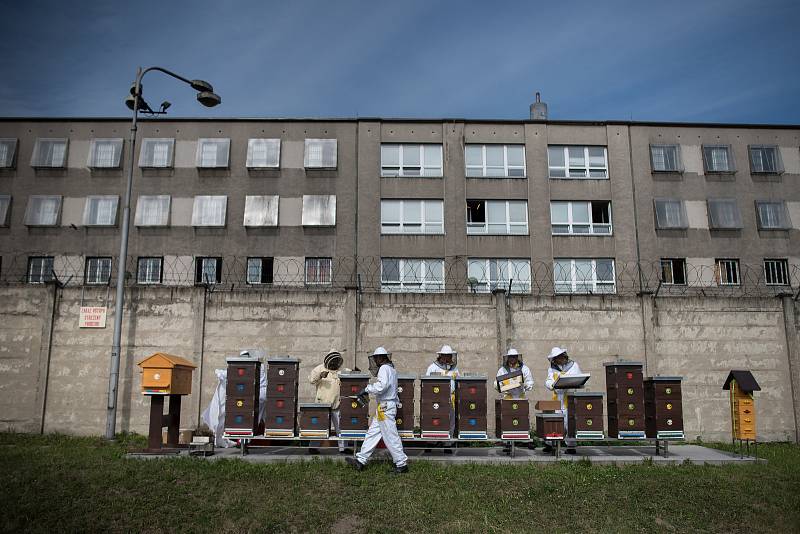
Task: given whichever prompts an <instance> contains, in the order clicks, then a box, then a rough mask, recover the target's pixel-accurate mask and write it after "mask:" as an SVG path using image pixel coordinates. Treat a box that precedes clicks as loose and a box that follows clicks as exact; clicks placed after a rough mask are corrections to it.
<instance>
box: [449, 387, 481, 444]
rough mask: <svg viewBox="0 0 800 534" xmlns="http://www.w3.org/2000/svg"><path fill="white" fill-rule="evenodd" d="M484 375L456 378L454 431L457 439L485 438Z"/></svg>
mask: <svg viewBox="0 0 800 534" xmlns="http://www.w3.org/2000/svg"><path fill="white" fill-rule="evenodd" d="M486 392H487V388H486V377H485V376H480V375H465V376H460V377H457V378H456V432H457V433H458V438H459V439H487V438H488V434H487V421H486V396H487V393H486Z"/></svg>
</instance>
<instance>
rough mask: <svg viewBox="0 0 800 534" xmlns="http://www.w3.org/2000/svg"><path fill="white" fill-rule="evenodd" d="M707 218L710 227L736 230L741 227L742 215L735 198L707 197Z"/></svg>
mask: <svg viewBox="0 0 800 534" xmlns="http://www.w3.org/2000/svg"><path fill="white" fill-rule="evenodd" d="M708 219H709V224H710V226H711V228H712V229H715V230H738V229H740V228H741V227H742V216H741V214H740V213H739V206H738V205H737V204H736V200H735V199H732V198H730V199H726V198H718V199H709V200H708Z"/></svg>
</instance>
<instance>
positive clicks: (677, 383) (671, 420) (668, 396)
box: [644, 376, 684, 439]
mask: <svg viewBox="0 0 800 534" xmlns="http://www.w3.org/2000/svg"><path fill="white" fill-rule="evenodd" d="M681 380H682V377H680V376H651V377H648V378H647V379H646V380H645V381H644V411H645V427H646V431H647V437H648V438H653V439H683V438H684V434H683V403H682V397H681Z"/></svg>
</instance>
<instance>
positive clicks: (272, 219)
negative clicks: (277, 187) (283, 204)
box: [244, 195, 280, 227]
mask: <svg viewBox="0 0 800 534" xmlns="http://www.w3.org/2000/svg"><path fill="white" fill-rule="evenodd" d="M279 200H280V199H279V197H278V195H271V196H251V195H247V196H246V197H245V198H244V225H245V226H249V227H253V226H278V203H279Z"/></svg>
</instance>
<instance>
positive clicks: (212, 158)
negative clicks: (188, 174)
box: [196, 137, 231, 169]
mask: <svg viewBox="0 0 800 534" xmlns="http://www.w3.org/2000/svg"><path fill="white" fill-rule="evenodd" d="M230 160H231V140H230V139H229V138H227V137H201V138H200V139H198V140H197V156H196V165H197V168H198V169H227V168H228V166H229V165H230Z"/></svg>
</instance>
